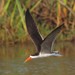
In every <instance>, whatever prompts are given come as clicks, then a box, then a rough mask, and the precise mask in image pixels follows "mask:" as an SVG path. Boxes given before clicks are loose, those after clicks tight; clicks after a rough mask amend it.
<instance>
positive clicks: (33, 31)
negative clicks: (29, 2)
mask: <svg viewBox="0 0 75 75" xmlns="http://www.w3.org/2000/svg"><path fill="white" fill-rule="evenodd" d="M25 20H26V27H27V31H28V33H29V35H30V37H31V39H32V40H33V42H34V44H35V45H36V48H37V50H38V52H40V48H41V43H42V38H41V36H40V34H39V32H38V29H37V26H36V24H35V22H34V20H33V18H32V16H31V14H30V12H29V9H27V11H26V13H25Z"/></svg>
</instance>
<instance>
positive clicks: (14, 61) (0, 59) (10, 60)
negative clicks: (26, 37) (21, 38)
mask: <svg viewBox="0 0 75 75" xmlns="http://www.w3.org/2000/svg"><path fill="white" fill-rule="evenodd" d="M31 47H32V46H30V45H24V46H23V45H22V46H21V45H16V46H15V47H8V46H6V47H4V46H3V47H0V75H75V46H74V45H73V44H71V43H61V44H60V43H59V44H58V45H57V46H56V47H55V49H57V50H59V51H60V53H61V54H63V56H62V57H45V58H39V59H34V60H31V61H30V62H27V63H24V60H25V59H26V57H28V56H29V54H31V53H32V50H33V49H34V48H32V50H31ZM29 50H30V51H29Z"/></svg>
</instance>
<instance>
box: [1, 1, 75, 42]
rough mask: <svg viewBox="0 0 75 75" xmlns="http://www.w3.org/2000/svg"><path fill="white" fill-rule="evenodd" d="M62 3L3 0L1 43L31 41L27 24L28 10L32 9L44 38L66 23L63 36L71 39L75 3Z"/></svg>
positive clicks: (74, 18)
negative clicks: (26, 13)
mask: <svg viewBox="0 0 75 75" xmlns="http://www.w3.org/2000/svg"><path fill="white" fill-rule="evenodd" d="M62 1H63V2H62ZM62 1H60V0H53V1H51V0H47V1H45V0H32V1H31V0H21V1H20V0H15V1H14V0H1V1H0V2H1V3H0V4H1V5H0V41H2V43H5V42H10V41H11V43H16V42H25V41H26V40H27V39H29V38H27V36H28V35H27V30H26V23H25V11H26V9H27V8H30V12H31V14H32V15H33V14H34V15H33V17H34V18H36V22H37V25H38V27H39V29H40V31H41V32H42V34H44V36H45V35H47V34H48V33H49V31H50V30H52V29H53V28H54V27H55V26H59V25H60V24H61V23H64V25H65V27H66V29H67V30H65V31H64V34H63V36H65V37H66V38H70V39H71V38H72V34H74V33H75V32H74V31H75V1H74V0H72V1H68V0H62ZM66 35H67V36H66ZM61 36H62V35H61ZM70 36H71V37H70Z"/></svg>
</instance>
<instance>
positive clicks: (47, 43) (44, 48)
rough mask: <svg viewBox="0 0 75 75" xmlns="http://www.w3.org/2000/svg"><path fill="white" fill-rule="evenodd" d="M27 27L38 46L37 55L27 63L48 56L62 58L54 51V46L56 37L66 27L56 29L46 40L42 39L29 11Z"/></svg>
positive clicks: (33, 55)
mask: <svg viewBox="0 0 75 75" xmlns="http://www.w3.org/2000/svg"><path fill="white" fill-rule="evenodd" d="M25 20H26V27H27V31H28V33H29V35H30V37H31V39H32V41H33V42H34V45H35V46H36V49H35V50H36V53H34V54H32V55H30V56H29V57H28V58H27V59H26V60H25V61H24V62H27V61H29V60H31V59H35V58H41V57H48V56H61V54H59V52H56V51H53V45H54V41H55V38H56V36H57V35H58V34H59V33H60V31H61V30H62V29H63V28H64V25H63V24H62V25H60V26H59V27H57V28H56V29H54V30H53V31H52V32H51V33H50V34H49V35H48V36H47V37H46V38H44V39H43V38H42V36H41V34H40V33H39V31H38V28H37V26H36V23H35V22H34V19H33V17H32V15H31V13H30V12H29V9H27V11H26V13H25Z"/></svg>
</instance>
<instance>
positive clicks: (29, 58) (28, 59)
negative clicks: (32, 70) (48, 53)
mask: <svg viewBox="0 0 75 75" xmlns="http://www.w3.org/2000/svg"><path fill="white" fill-rule="evenodd" d="M30 60H32V58H31V57H28V58H27V59H26V60H25V61H24V62H28V61H30Z"/></svg>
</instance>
